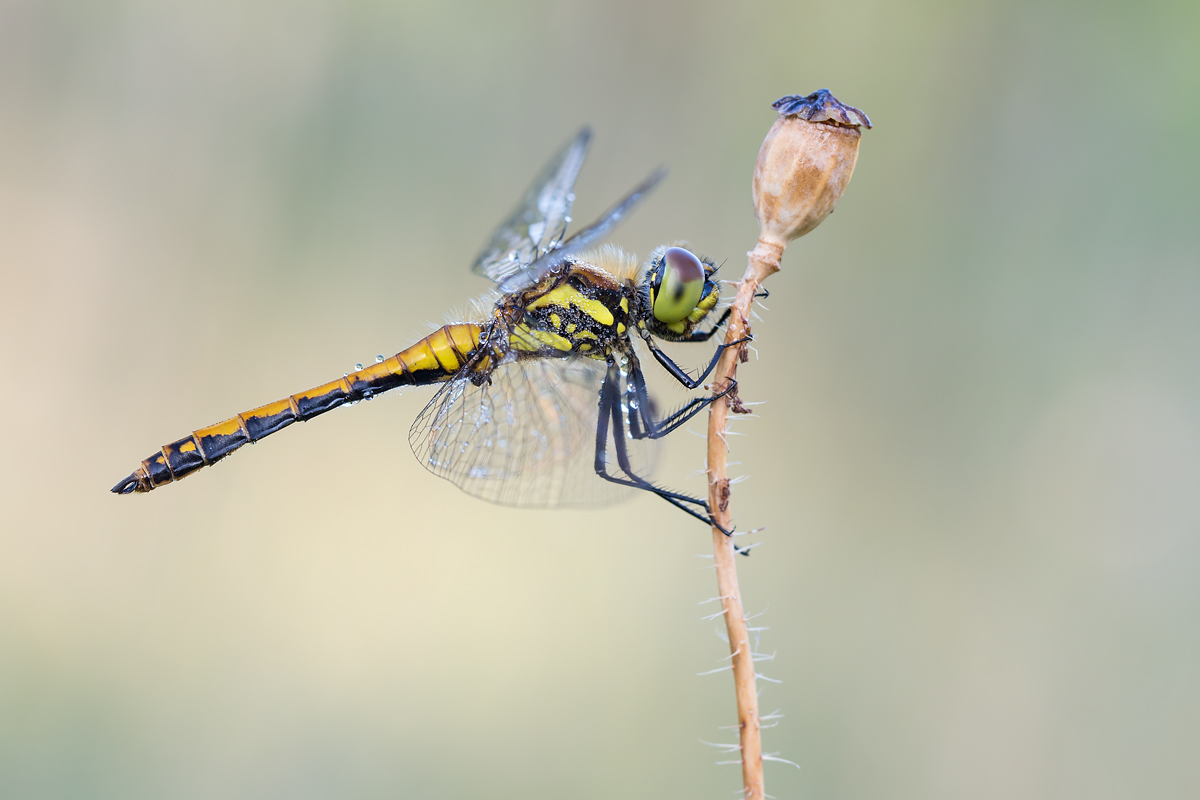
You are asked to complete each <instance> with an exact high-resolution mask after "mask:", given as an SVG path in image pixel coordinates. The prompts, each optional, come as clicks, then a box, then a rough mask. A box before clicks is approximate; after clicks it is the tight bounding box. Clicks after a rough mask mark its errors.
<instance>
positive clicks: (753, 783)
mask: <svg viewBox="0 0 1200 800" xmlns="http://www.w3.org/2000/svg"><path fill="white" fill-rule="evenodd" d="M747 255H748V257H749V260H748V263H747V264H746V274H745V275H744V276H743V277H742V280H741V283H739V284H738V293H737V297H736V298H735V299H734V301H733V311H732V313H731V314H730V316H729V327H728V329H727V330H726V332H725V343H726V344H729V343H730V342H736V341H737V340H738V339H741V338H743V337H745V336H748V335H749V334H750V322H749V319H750V306H751V305H752V304H753V303H754V295H755V293H756V292H757V291H758V287H759V285H760V284H761V283H762V282H763V280H764V279H765V278H766V277H767V276H768V275H770V274H772V273H774V272H778V271H779V259H780V257H781V256H782V255H783V247H781V246H779V245H776V244H771V243H768V242H764V241H762V240H761V239H760V240H759V242H758V244H757V245H756V246H755V248H754V249H753V250H752V251H750V252H749V253H748V254H747ZM744 354H745V345H739V346H736V347H729V348H727V349H726V350H725V352H724V353H723V354H722V355H721V360H720V362H719V363H718V364H717V373H716V377H715V378H714V379H713V391H715V392H719V391H721V390H722V389H724V388H725V387H726V386H728V385H729V382H730V381H732V380H734V379H735V378H736V376H737V368H738V364H739V363H741V361H742V360H743V359H744V358H745V355H744ZM737 393H738V389H736V388H735V389H734V390H733V391H732V392H730V393H729V394H728V395H726V396H725V397H724V398H722V399H720V400H717V401H716V402H714V403H713V404H712V406H711V411H710V412H709V416H708V476H709V477H708V480H709V485H708V504H709V508H710V509H712V515H713V519H714V520H716V522H717V523H718V524H719V525H721V526H722V527H724V528H725V529H726V530H732V525H731V524H730V516H731V515H730V513H729V494H730V491H729V475H728V471H727V469H726V457H727V454H728V445H727V443H726V439H725V432H726V429H727V425H728V417H729V411H730V410H731V409H732V410H733V412H734V413H739V414H744V413H746V409H745V408H743V406H742V404H741V401H740V400H739V399H738V397H737ZM713 550H714V553H715V556H716V565H717V588H718V590H719V596H720V598H721V606H722V608H723V609H724V612H725V627H726V629H727V630H728V631H729V650H730V652H731V653H732V654H733V656H732V660H733V684H734V690H735V693H736V695H737V712H738V728H739V731H740V737H741V752H742V783H743V785H744V787H745V797H746V800H763V798H764V797H765V793H764V791H763V759H762V736H761V732H760V729H759V718H758V692H757V689H756V688H755V681H754V677H755V676H754V654H753V647H752V646H751V643H750V635H749V632H748V631H747V630H746V613H745V611H744V610H743V608H742V595H741V591H740V590H739V589H738V579H737V565H736V563H735V559H736V554H735V552H734V548H733V539H732V537H729V536H726V535H725V533H723V532H722V531H721V530H720V529H719V528H715V527H714V528H713Z"/></svg>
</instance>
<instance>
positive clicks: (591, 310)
mask: <svg viewBox="0 0 1200 800" xmlns="http://www.w3.org/2000/svg"><path fill="white" fill-rule="evenodd" d="M545 306H575V308H578V309H579V310H580V311H582V312H583V313H585V314H587V315H588V316H589V317H591V318H592V319H594V320H596V322H599V323H600V324H601V325H612V324H613V315H612V312H611V311H609V310H608V308H607V307H606V306H605V305H604V303H601V302H600V301H599V300H592V299H590V298H587V297H584V296H583V295H582V294H580V292H579V290H578V289H576V288H575V287H574V286H570V285H569V284H565V283H564V284H562V285H561V286H556V287H554V288H553V289H551V290H550V291H548V292H546V293H545V294H544V295H542V296H541V297H539V298H538V299H537V300H534V301H533V302H532V303H530V304H529V305H528V306H526V308H527V309H528V310H530V311H533V310H534V309H538V308H543V307H545Z"/></svg>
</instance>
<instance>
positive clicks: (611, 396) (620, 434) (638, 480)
mask: <svg viewBox="0 0 1200 800" xmlns="http://www.w3.org/2000/svg"><path fill="white" fill-rule="evenodd" d="M619 383H620V372H619V371H618V370H617V369H616V367H615V366H610V368H609V371H608V375H607V376H606V377H605V380H604V385H603V386H602V387H601V389H600V408H599V415H598V421H597V424H596V461H595V469H596V474H597V475H599V476H600V477H601V478H604V479H605V480H607V481H610V482H612V483H617V484H620V485H622V486H629V487H632V488H634V489H641V490H642V491H646V492H650V493H651V494H655V495H658V496H659V497H661V498H662V499H663V500H666V501H667V502H668V503H670V504H671V505H673V506H675V507H676V508H678V509H679V510H681V511H683V512H684V513H686V514H688V515H689V516H692V517H695V518H696V519H698V520H700V521H701V522H703V523H704V524H706V525H711V526H714V527H717V528H719V529H720V530H721V531H722V532H724V533H725V534H726V535H732V533H733V532H732V531H729V530H726V529H725V528H723V527H721V526H720V525H717V523H716V521H715V520H714V519H713V518H712V516H711V513H710V512H709V508H708V503H706V502H705V501H703V500H700V499H698V498H695V497H689V496H687V495H685V494H679V493H677V492H672V491H669V490H667V489H663V488H662V487H660V486H655V485H654V484H653V483H651V482H650V481H648V480H646V479H645V478H642V477H641V476H639V475H637V473H635V472H634V471H633V466H632V464H630V463H629V453H628V451H627V450H626V448H625V425H624V422H623V421H622V417H621V406H620V402H619V399H620V390H619ZM610 420H611V422H612V425H613V449H614V450H615V451H616V455H617V464H618V465H619V466H620V468H621V471H622V472H623V473H625V476H626V477H620V476H618V475H610V474H609V472H608V432H609V422H610ZM685 503H691V504H692V505H695V506H699V507H700V508H702V509H703V510H704V513H700V512H699V511H697V510H696V509H694V508H691V507H689V506H688V505H685Z"/></svg>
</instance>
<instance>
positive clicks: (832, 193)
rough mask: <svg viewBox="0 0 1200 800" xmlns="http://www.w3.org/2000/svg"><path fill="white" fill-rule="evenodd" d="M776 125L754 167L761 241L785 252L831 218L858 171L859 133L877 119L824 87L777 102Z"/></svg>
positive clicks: (755, 198) (755, 197) (759, 153)
mask: <svg viewBox="0 0 1200 800" xmlns="http://www.w3.org/2000/svg"><path fill="white" fill-rule="evenodd" d="M771 107H772V108H774V109H776V110H778V111H779V118H778V119H776V120H775V124H774V125H772V126H771V130H770V131H769V132H768V133H767V138H766V139H764V140H763V144H762V149H761V150H759V151H758V163H757V164H755V166H754V214H755V216H756V217H757V218H758V224H759V226H760V229H761V232H760V234H759V239H760V240H761V241H763V242H764V243H766V244H769V245H773V246H774V247H778V248H781V249H782V248H783V247H784V246H786V245H787V243H788V242H789V241H791V240H792V239H795V238H796V237H797V236H803V235H804V234H806V233H808V232H809V231H811V230H812V229H813V228H815V227H817V225H819V224H821V220H823V219H825V217H827V216H829V214H830V212H831V211H833V207H834V206H836V205H837V202H838V200H839V199H840V198H841V196H842V192H843V191H845V189H846V184H848V183H849V182H850V176H851V175H852V174H853V173H854V162H855V161H856V160H857V159H858V142H859V139H861V138H862V132H861V131H860V130H859V129H860V127H861V126H863V125H865V126H867V127H868V128H870V127H871V120H870V119H868V118H867V115H866V114H864V113H863V112H862V111H859V110H858V109H857V108H854V107H853V106H847V105H844V104H842V103H840V102H838V100H837V99H836V98H835V97H834V96H833V95H832V94H830V93H829V90H828V89H821V90H820V91H816V92H813V93H812V94H810V95H808V96H806V97H801V96H799V95H788V96H787V97H781V98H779V99H778V100H776V101H775V102H774V103H772V104H771Z"/></svg>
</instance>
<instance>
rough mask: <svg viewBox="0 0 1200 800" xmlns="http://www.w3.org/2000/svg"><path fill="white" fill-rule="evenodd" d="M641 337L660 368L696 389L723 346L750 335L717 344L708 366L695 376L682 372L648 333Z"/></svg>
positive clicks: (748, 339) (702, 381)
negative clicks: (727, 342)
mask: <svg viewBox="0 0 1200 800" xmlns="http://www.w3.org/2000/svg"><path fill="white" fill-rule="evenodd" d="M642 338H643V340H644V341H645V342H646V347H648V348H650V353H651V354H652V355H653V356H654V360H655V361H657V362H658V363H659V364H661V365H662V368H663V369H665V370H666V371H667V372H668V373H670V375H671V377H672V378H674V379H675V380H677V381H679V382H680V383H682V384H683V385H684V386H686V387H687V388H689V389H698V388H699V387H700V386H701V385H702V384H703V383H704V379H705V378H707V377H708V374H709V373H710V372H712V371H713V368H714V367H716V366H717V362H718V361H720V360H721V353H723V352H725V348H727V347H735V346H737V345H739V344H742V343H744V342H748V341H750V339H751V338H752V337H749V336H745V337H742V338H741V339H738V340H737V341H736V342H730V343H729V344H719V345H717V350H716V352H714V353H713V357H712V360H711V361H709V362H708V366H707V367H705V368H704V371H703V372H701V373H700V375H698V376H697V377H695V378H693V377H692V376H691V375H688V374H687V373H686V372H684V371H683V368H682V367H680V366H679V365H678V364H676V363H675V362H674V361H672V360H671V357H670V356H668V355H667V354H666V353H664V352H663V351H662V350H661V349H659V346H658V345H657V344H655V343H654V339H653V338H652V337H651V336H650V334H649V333H643V334H642Z"/></svg>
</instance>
